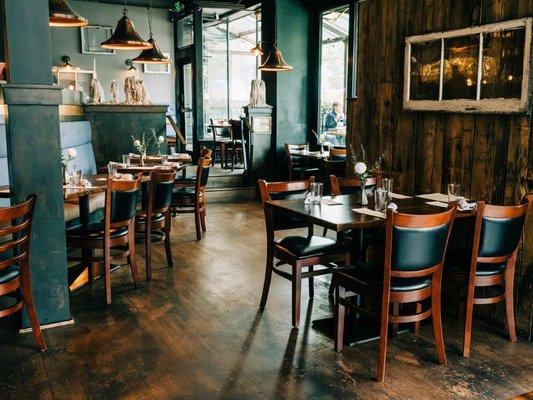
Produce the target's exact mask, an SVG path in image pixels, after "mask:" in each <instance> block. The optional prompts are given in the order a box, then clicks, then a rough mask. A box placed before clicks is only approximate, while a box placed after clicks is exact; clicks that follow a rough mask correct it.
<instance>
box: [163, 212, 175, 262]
mask: <svg viewBox="0 0 533 400" xmlns="http://www.w3.org/2000/svg"><path fill="white" fill-rule="evenodd" d="M165 218H166V221H165V253H166V255H167V264H168V266H169V267H173V266H174V261H172V249H171V247H170V229H171V222H170V211H167V215H166V216H165Z"/></svg>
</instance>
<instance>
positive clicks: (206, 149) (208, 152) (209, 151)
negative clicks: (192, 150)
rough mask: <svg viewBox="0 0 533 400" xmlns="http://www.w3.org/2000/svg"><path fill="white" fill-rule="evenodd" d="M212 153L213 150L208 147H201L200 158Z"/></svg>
mask: <svg viewBox="0 0 533 400" xmlns="http://www.w3.org/2000/svg"><path fill="white" fill-rule="evenodd" d="M212 155H213V150H211V149H210V148H208V147H202V150H200V158H202V157H204V158H211V156H212Z"/></svg>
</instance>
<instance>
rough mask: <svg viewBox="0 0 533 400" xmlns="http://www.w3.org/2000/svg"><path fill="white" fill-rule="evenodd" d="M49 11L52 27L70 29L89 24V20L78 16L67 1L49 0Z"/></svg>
mask: <svg viewBox="0 0 533 400" xmlns="http://www.w3.org/2000/svg"><path fill="white" fill-rule="evenodd" d="M48 9H49V13H50V26H57V27H63V28H69V27H77V26H85V25H87V24H89V21H87V19H85V18H83V17H82V16H80V15H78V14H76V12H75V11H74V10H73V9H72V8H70V6H69V4H68V3H67V0H48Z"/></svg>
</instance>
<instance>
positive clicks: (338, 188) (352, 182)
mask: <svg viewBox="0 0 533 400" xmlns="http://www.w3.org/2000/svg"><path fill="white" fill-rule="evenodd" d="M329 184H330V186H331V194H332V195H333V196H339V195H341V194H356V195H360V194H361V180H360V179H359V178H341V177H338V176H335V175H330V176H329ZM376 185H377V178H376V177H369V178H366V183H365V191H366V193H367V194H372V193H373V192H374V189H375V188H376Z"/></svg>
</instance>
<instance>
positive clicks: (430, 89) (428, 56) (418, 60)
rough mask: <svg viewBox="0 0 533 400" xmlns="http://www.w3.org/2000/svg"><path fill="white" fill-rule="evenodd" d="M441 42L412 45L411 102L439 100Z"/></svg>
mask: <svg viewBox="0 0 533 400" xmlns="http://www.w3.org/2000/svg"><path fill="white" fill-rule="evenodd" d="M440 51H441V41H440V40H435V41H431V42H424V43H413V44H412V45H411V87H410V93H409V99H410V100H438V99H439V83H440Z"/></svg>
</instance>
